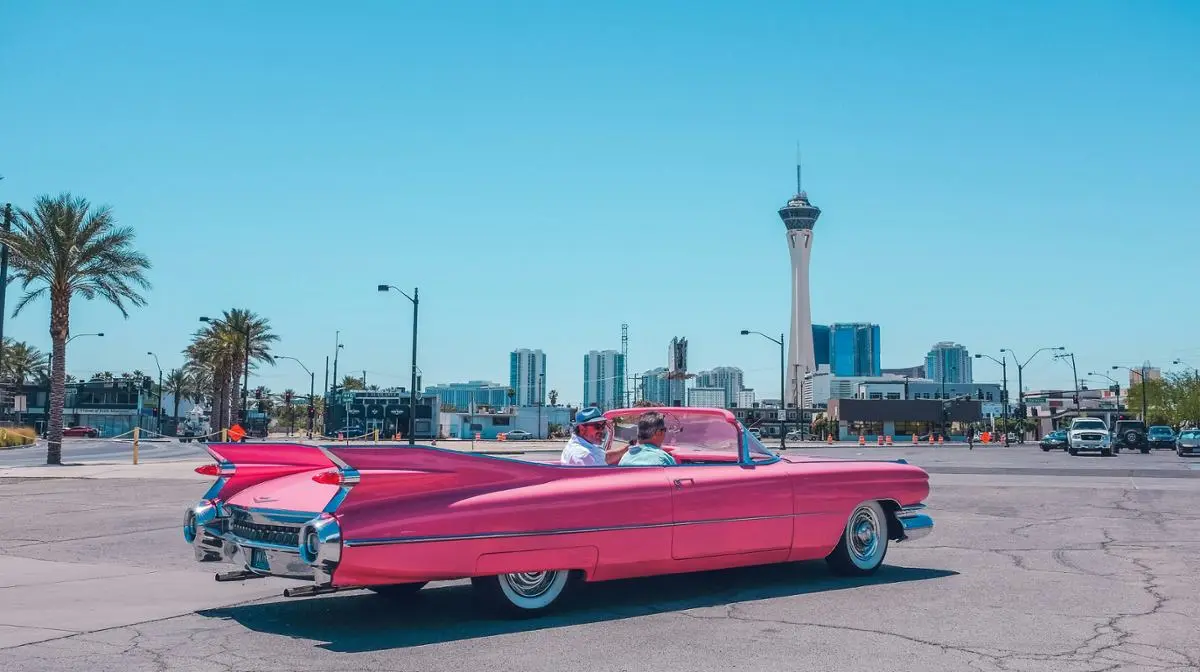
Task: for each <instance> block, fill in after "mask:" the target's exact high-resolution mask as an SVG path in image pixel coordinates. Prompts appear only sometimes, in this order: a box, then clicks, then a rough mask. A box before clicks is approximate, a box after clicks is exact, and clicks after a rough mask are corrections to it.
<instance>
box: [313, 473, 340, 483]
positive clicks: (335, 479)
mask: <svg viewBox="0 0 1200 672" xmlns="http://www.w3.org/2000/svg"><path fill="white" fill-rule="evenodd" d="M312 480H314V481H316V482H317V483H320V484H321V485H341V484H342V474H341V472H338V471H322V472H321V473H319V474H313V477H312Z"/></svg>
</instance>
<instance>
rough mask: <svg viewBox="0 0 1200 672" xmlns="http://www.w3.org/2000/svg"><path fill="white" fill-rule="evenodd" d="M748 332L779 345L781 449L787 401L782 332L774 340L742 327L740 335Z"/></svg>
mask: <svg viewBox="0 0 1200 672" xmlns="http://www.w3.org/2000/svg"><path fill="white" fill-rule="evenodd" d="M750 334H758V335H759V336H762V337H763V338H765V339H767V340H768V341H770V342H772V343H774V344H776V345H778V346H779V448H780V449H781V450H782V449H784V448H787V424H786V420H787V402H786V401H785V399H786V397H785V396H784V392H785V391H786V390H787V386H786V385H784V382H783V381H784V379H785V378H786V377H787V364H786V363H785V358H784V353H783V334H782V333H781V334H779V340H775V339H774V338H771V337H770V336H768V335H766V334H764V333H762V332H761V331H750V330H749V329H742V336H749V335H750Z"/></svg>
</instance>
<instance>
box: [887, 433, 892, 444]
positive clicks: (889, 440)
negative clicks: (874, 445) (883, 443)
mask: <svg viewBox="0 0 1200 672" xmlns="http://www.w3.org/2000/svg"><path fill="white" fill-rule="evenodd" d="M887 445H889V446H890V445H892V435H891V434H888V437H887Z"/></svg>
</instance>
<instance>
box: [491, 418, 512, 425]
mask: <svg viewBox="0 0 1200 672" xmlns="http://www.w3.org/2000/svg"><path fill="white" fill-rule="evenodd" d="M509 420H511V418H508V417H503V418H502V417H496V416H494V417H492V426H494V427H507V426H508V424H509V423H508V421H509Z"/></svg>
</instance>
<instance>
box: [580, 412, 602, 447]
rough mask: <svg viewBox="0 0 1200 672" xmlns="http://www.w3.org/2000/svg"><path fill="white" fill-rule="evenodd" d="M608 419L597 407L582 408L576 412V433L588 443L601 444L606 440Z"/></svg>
mask: <svg viewBox="0 0 1200 672" xmlns="http://www.w3.org/2000/svg"><path fill="white" fill-rule="evenodd" d="M607 426H608V420H607V419H606V418H605V417H604V414H603V413H601V412H600V409H598V408H596V407H594V406H593V407H591V408H584V409H581V410H580V411H579V412H578V413H576V414H575V433H576V434H578V435H579V438H581V439H583V440H584V441H587V442H588V443H592V444H597V445H599V444H600V443H601V442H602V441H603V440H604V432H605V428H606V427H607Z"/></svg>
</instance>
